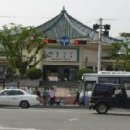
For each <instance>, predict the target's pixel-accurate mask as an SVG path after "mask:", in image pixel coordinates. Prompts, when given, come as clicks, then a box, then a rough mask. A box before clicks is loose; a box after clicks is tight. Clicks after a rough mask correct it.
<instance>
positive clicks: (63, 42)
mask: <svg viewBox="0 0 130 130" xmlns="http://www.w3.org/2000/svg"><path fill="white" fill-rule="evenodd" d="M60 43H61V45H62V46H64V47H66V46H68V45H69V43H70V39H69V38H68V37H66V36H63V37H61V38H60Z"/></svg>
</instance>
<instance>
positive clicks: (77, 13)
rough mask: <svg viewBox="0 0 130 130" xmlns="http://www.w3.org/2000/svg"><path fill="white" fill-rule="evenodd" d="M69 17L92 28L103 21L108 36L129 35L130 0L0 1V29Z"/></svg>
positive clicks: (38, 23) (34, 24) (39, 23)
mask: <svg viewBox="0 0 130 130" xmlns="http://www.w3.org/2000/svg"><path fill="white" fill-rule="evenodd" d="M63 6H65V9H66V10H67V12H68V14H70V15H71V16H72V17H74V18H76V19H78V20H79V21H80V22H82V23H84V24H85V25H87V26H89V27H92V26H93V24H95V23H97V22H98V19H99V18H103V19H104V20H103V24H110V25H111V30H110V36H112V37H117V36H119V33H121V32H130V0H0V27H2V26H3V25H5V24H9V23H16V24H22V25H25V26H38V25H41V24H43V23H45V22H46V21H48V20H50V19H51V18H53V17H55V16H56V15H58V14H59V13H60V12H61V10H62V9H63Z"/></svg>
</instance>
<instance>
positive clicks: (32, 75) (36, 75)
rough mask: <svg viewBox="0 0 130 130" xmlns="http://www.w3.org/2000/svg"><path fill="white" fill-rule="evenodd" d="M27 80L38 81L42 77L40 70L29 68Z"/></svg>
mask: <svg viewBox="0 0 130 130" xmlns="http://www.w3.org/2000/svg"><path fill="white" fill-rule="evenodd" d="M26 75H27V78H29V79H40V78H41V76H42V72H41V69H38V68H30V69H28V70H27V74H26Z"/></svg>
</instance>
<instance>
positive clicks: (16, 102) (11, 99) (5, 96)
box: [0, 89, 40, 108]
mask: <svg viewBox="0 0 130 130" xmlns="http://www.w3.org/2000/svg"><path fill="white" fill-rule="evenodd" d="M0 105H2V106H20V107H21V108H29V107H30V106H36V105H40V101H39V98H38V96H37V95H31V94H29V93H27V92H26V91H24V90H22V89H4V90H2V91H0Z"/></svg>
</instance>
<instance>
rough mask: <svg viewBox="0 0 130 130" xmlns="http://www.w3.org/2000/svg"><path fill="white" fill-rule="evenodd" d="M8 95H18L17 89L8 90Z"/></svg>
mask: <svg viewBox="0 0 130 130" xmlns="http://www.w3.org/2000/svg"><path fill="white" fill-rule="evenodd" d="M10 95H18V91H16V90H11V91H10Z"/></svg>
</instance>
